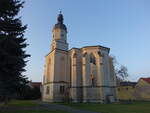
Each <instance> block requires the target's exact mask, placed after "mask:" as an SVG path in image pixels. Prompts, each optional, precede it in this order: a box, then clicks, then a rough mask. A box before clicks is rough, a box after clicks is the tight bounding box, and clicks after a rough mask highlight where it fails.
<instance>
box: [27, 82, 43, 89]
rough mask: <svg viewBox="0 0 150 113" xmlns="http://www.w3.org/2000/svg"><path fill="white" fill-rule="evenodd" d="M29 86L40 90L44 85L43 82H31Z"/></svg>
mask: <svg viewBox="0 0 150 113" xmlns="http://www.w3.org/2000/svg"><path fill="white" fill-rule="evenodd" d="M28 85H29V86H30V87H31V88H35V87H37V88H40V87H41V86H42V83H41V82H32V81H29V83H28Z"/></svg>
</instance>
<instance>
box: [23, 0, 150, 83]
mask: <svg viewBox="0 0 150 113" xmlns="http://www.w3.org/2000/svg"><path fill="white" fill-rule="evenodd" d="M149 6H150V0H26V3H25V4H24V8H23V9H22V10H21V12H20V16H22V21H23V23H24V24H28V29H27V30H26V33H25V37H26V38H27V43H28V44H29V46H28V47H27V53H29V54H31V58H29V60H30V61H29V62H28V63H27V67H26V70H27V72H26V74H27V75H28V77H29V79H32V81H41V80H42V77H43V70H44V63H45V55H46V54H47V53H48V52H49V51H50V44H51V39H52V32H51V31H52V27H53V25H54V24H55V23H56V18H57V15H58V13H59V10H60V9H61V10H62V12H63V15H64V23H65V24H66V26H67V28H68V43H69V48H72V47H82V46H87V45H102V46H106V47H109V48H111V51H110V54H111V55H114V56H116V59H117V61H118V62H119V64H122V65H125V66H126V67H127V68H128V71H129V74H130V77H129V80H133V81H136V80H137V79H139V78H140V77H142V76H143V77H149V76H150V7H149Z"/></svg>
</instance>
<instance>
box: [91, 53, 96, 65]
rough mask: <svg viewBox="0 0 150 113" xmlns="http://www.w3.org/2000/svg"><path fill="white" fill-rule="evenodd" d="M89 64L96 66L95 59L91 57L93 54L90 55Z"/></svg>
mask: <svg viewBox="0 0 150 113" xmlns="http://www.w3.org/2000/svg"><path fill="white" fill-rule="evenodd" d="M90 63H92V64H95V65H96V60H95V57H94V56H93V54H91V55H90Z"/></svg>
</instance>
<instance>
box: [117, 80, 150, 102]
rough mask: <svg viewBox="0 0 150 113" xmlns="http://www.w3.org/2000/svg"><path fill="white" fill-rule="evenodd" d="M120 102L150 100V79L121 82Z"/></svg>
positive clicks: (118, 88)
mask: <svg viewBox="0 0 150 113" xmlns="http://www.w3.org/2000/svg"><path fill="white" fill-rule="evenodd" d="M117 98H118V99H119V100H147V101H149V100H150V78H140V79H139V80H138V82H137V83H136V82H121V83H120V85H119V86H118V87H117Z"/></svg>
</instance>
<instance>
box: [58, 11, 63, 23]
mask: <svg viewBox="0 0 150 113" xmlns="http://www.w3.org/2000/svg"><path fill="white" fill-rule="evenodd" d="M63 21H64V18H63V15H62V14H61V11H60V13H59V15H58V17H57V23H60V24H63Z"/></svg>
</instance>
